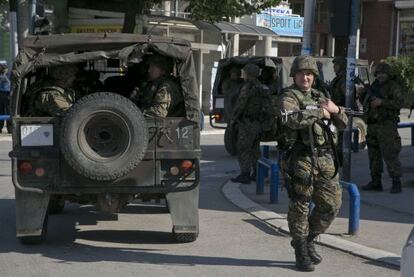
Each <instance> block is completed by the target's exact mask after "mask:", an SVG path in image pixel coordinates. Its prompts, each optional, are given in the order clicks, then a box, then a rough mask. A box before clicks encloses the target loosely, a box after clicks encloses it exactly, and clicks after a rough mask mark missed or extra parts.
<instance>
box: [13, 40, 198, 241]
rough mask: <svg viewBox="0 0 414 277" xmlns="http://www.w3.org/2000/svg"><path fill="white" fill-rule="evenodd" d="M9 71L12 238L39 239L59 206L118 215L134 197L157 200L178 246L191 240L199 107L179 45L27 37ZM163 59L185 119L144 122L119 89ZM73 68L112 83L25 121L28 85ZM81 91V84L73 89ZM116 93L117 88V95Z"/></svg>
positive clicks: (183, 45) (187, 57)
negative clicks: (133, 72) (149, 61)
mask: <svg viewBox="0 0 414 277" xmlns="http://www.w3.org/2000/svg"><path fill="white" fill-rule="evenodd" d="M21 46H22V47H21V48H20V52H19V55H18V56H17V58H16V61H15V64H14V70H13V80H12V83H13V94H12V111H11V116H12V123H13V135H12V138H13V149H12V151H11V152H10V154H9V155H10V157H11V160H12V180H13V184H14V186H15V196H16V236H17V238H18V239H19V240H20V241H21V242H22V243H24V244H31V243H39V242H41V241H42V240H43V239H44V237H45V235H46V230H47V222H48V214H49V213H60V212H62V210H63V209H64V204H65V201H71V202H75V203H80V204H87V203H88V204H94V205H96V207H97V208H98V209H100V210H103V211H107V212H111V213H113V212H118V211H120V209H121V208H123V207H124V206H125V205H127V204H128V203H131V202H132V201H134V200H135V199H137V198H139V199H145V200H152V199H160V198H165V199H166V204H167V207H168V210H169V212H170V214H171V219H172V225H173V226H172V234H173V237H174V238H175V239H176V240H177V241H179V242H191V241H194V240H196V239H197V236H198V233H199V224H198V194H199V182H200V168H199V159H200V155H201V150H200V129H199V122H200V121H199V114H200V111H199V101H198V90H197V83H196V77H195V76H196V75H195V69H194V63H193V58H192V52H191V48H190V44H189V42H187V41H185V40H180V39H173V38H165V37H164V38H163V37H154V36H146V35H135V34H116V33H105V34H65V35H50V36H29V37H27V38H25V39H24V40H23V42H22V45H21ZM152 54H160V55H164V56H167V57H169V58H171V59H172V60H173V63H174V75H175V78H176V79H177V82H178V83H179V85H180V87H181V89H182V93H183V97H184V99H185V100H184V101H185V111H186V114H185V115H183V116H182V117H166V118H158V117H148V116H144V115H143V113H142V111H141V110H140V109H139V108H138V107H137V105H135V104H134V103H133V102H132V101H131V100H130V99H128V98H127V97H125V92H122V91H121V90H123V89H125V87H129V88H132V87H133V84H131V83H130V82H133V81H134V79H137V78H141V77H142V76H135V78H134V76H133V78H127V75H128V70H129V68H133V67H134V66H135V65H139V64H142V63H144V61H145V58H146V57H147V56H148V55H152ZM65 64H74V65H77V66H79V67H80V68H82V74H81V75H79V76H78V77H77V78H78V79H77V80H76V81H75V85H76V84H77V82H78V84H79V83H81V82H82V84H83V85H84V86H88V81H86V82H85V76H89V75H90V74H89V73H93V74H92V75H94V76H98V77H99V79H100V80H99V81H102V84H105V83H107V82H105V79H108V80H109V79H110V78H112V84H114V80H115V81H118V83H117V84H118V86H114V85H112V86H105V85H103V86H100V87H99V89H97V88H96V87H95V88H94V89H90V90H88V89H85V90H84V91H83V92H82V94H83V95H82V97H80V98H79V99H78V100H76V102H75V103H74V104H73V105H72V106H71V107H70V108H69V110H67V111H66V112H65V113H63V115H62V116H56V117H49V116H47V117H46V116H31V115H27V114H26V113H25V111H24V109H25V107H27V106H28V105H31V104H32V103H28V101H29V99H31V97H28V95H27V94H28V91H29V87H30V86H31V85H32V84H33V83H34V82H36V81H38V80H42V78H44V77H45V75H46V74H47V70H48V68H50V67H52V66H55V65H65ZM75 87H81V86H75ZM117 88H118V89H119V91H117Z"/></svg>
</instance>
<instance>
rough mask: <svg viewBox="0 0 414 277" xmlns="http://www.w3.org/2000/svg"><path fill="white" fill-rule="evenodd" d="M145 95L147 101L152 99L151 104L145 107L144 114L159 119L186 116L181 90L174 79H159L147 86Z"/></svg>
mask: <svg viewBox="0 0 414 277" xmlns="http://www.w3.org/2000/svg"><path fill="white" fill-rule="evenodd" d="M144 94H146V96H144V97H145V98H146V99H151V101H150V104H149V105H146V107H144V114H146V115H149V116H157V117H167V116H168V117H171V116H172V117H174V116H177V117H181V116H185V115H186V111H185V104H184V97H183V94H182V91H181V88H180V86H179V84H178V82H176V81H175V80H174V79H173V78H172V77H161V78H158V79H157V80H155V81H154V82H153V83H152V84H150V85H149V86H147V89H145V91H144ZM146 101H148V100H146ZM146 101H145V102H146Z"/></svg>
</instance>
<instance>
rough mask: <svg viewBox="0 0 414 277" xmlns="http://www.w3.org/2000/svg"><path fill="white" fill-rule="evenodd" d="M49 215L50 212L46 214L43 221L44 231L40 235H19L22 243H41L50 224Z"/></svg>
mask: <svg viewBox="0 0 414 277" xmlns="http://www.w3.org/2000/svg"><path fill="white" fill-rule="evenodd" d="M48 221H49V216H48V214H46V215H45V219H44V221H43V228H42V233H41V235H40V236H25V237H19V241H20V242H21V243H22V244H39V243H42V242H43V241H44V240H45V238H46V235H47V226H48Z"/></svg>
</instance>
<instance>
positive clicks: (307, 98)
mask: <svg viewBox="0 0 414 277" xmlns="http://www.w3.org/2000/svg"><path fill="white" fill-rule="evenodd" d="M283 96H285V97H290V98H293V99H295V100H296V101H297V102H298V104H299V109H301V110H306V109H319V106H318V104H319V102H320V101H324V100H327V98H326V97H325V96H324V95H323V94H322V93H321V92H319V91H317V90H315V89H312V90H311V91H310V92H308V93H306V94H304V93H303V92H301V91H300V90H297V89H295V88H290V89H288V90H286V91H284V92H283ZM278 125H280V131H279V132H280V138H279V140H278V144H280V145H281V148H282V149H289V148H291V147H292V146H293V145H294V144H295V143H301V144H304V145H305V146H308V147H310V146H311V142H310V139H311V134H310V133H309V129H308V128H305V129H301V130H293V129H290V128H287V127H283V125H282V124H278ZM327 128H329V129H330V132H331V134H332V135H333V140H334V143H335V144H336V142H337V132H336V128H335V127H334V126H333V124H331V123H330V122H327V121H322V120H318V121H316V122H315V124H313V125H312V131H313V132H312V136H313V140H314V146H315V147H318V148H324V147H330V146H331V145H329V141H330V139H329V137H328V133H327Z"/></svg>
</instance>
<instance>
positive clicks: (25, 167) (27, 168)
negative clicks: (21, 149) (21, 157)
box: [19, 162, 33, 174]
mask: <svg viewBox="0 0 414 277" xmlns="http://www.w3.org/2000/svg"><path fill="white" fill-rule="evenodd" d="M19 170H20V172H21V173H23V174H29V173H30V172H32V170H33V166H32V164H31V163H29V162H21V163H20V166H19Z"/></svg>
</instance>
